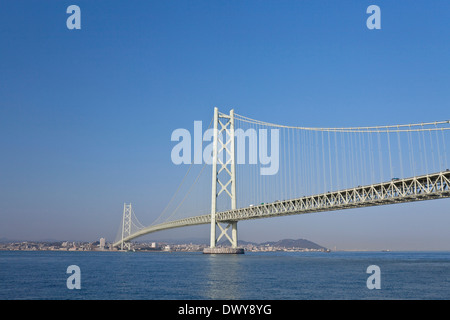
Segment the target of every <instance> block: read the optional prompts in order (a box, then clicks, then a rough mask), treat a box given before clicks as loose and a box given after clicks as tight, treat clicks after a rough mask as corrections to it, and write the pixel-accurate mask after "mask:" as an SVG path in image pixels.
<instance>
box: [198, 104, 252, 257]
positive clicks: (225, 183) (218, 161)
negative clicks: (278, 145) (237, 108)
mask: <svg viewBox="0 0 450 320" xmlns="http://www.w3.org/2000/svg"><path fill="white" fill-rule="evenodd" d="M218 189H219V190H218ZM221 195H222V196H224V197H228V198H230V200H231V210H235V209H236V157H235V136H234V110H231V111H230V114H229V115H225V114H221V113H219V110H218V108H214V137H213V152H212V192H211V240H210V247H209V248H206V249H205V250H204V251H203V252H204V253H244V250H243V249H242V248H238V246H237V244H238V236H237V220H234V221H223V223H226V226H225V227H223V226H222V225H221V224H220V223H219V222H218V221H216V212H217V199H218V198H219V197H220V196H221ZM230 227H231V236H230V235H229V234H228V230H229V229H230ZM217 228H218V229H219V230H220V232H221V233H220V235H219V236H218V237H217V234H216V231H217ZM223 236H225V237H226V238H227V239H228V240H229V241H230V243H231V248H217V247H216V244H217V242H218V241H219V240H220V239H221V238H222V237H223Z"/></svg>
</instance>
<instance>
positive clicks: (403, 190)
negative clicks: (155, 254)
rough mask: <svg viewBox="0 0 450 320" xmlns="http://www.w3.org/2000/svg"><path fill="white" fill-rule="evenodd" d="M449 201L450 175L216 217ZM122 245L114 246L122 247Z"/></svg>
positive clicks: (201, 220) (188, 221) (197, 220)
mask: <svg viewBox="0 0 450 320" xmlns="http://www.w3.org/2000/svg"><path fill="white" fill-rule="evenodd" d="M447 197H450V171H449V170H447V171H443V172H438V173H433V174H429V175H423V176H418V177H412V178H406V179H394V180H392V181H388V182H383V183H379V184H372V185H367V186H358V187H356V188H351V189H345V190H339V191H334V192H327V193H323V194H318V195H313V196H305V197H301V198H297V199H290V200H283V201H276V202H272V203H266V204H261V205H257V206H251V207H246V208H240V209H236V210H228V211H224V212H218V213H216V221H219V222H230V221H240V220H250V219H260V218H269V217H279V216H286V215H294V214H304V213H312V212H321V211H332V210H343V209H350V208H357V207H369V206H378V205H387V204H394V203H404V202H412V201H421V200H432V199H439V198H447ZM208 223H211V215H209V214H206V215H201V216H195V217H190V218H185V219H180V220H175V221H169V222H165V223H161V224H158V225H153V226H149V227H146V228H144V229H141V230H140V231H138V232H136V233H134V234H132V235H130V236H129V237H127V238H125V239H124V242H125V241H130V240H132V239H135V238H137V237H140V236H143V235H145V234H148V233H152V232H156V231H161V230H166V229H171V228H178V227H185V226H193V225H200V224H208ZM121 242H122V241H118V242H116V243H114V246H117V245H120V244H121Z"/></svg>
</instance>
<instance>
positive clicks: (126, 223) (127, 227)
mask: <svg viewBox="0 0 450 320" xmlns="http://www.w3.org/2000/svg"><path fill="white" fill-rule="evenodd" d="M129 235H131V203H130V204H126V203H124V204H123V218H122V243H121V245H120V250H124V247H125V248H126V249H128V250H130V249H131V244H130V243H129V242H127V243H124V241H123V239H125V238H127V237H128V236H129Z"/></svg>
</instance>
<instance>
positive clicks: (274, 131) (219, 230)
mask: <svg viewBox="0 0 450 320" xmlns="http://www.w3.org/2000/svg"><path fill="white" fill-rule="evenodd" d="M449 133H450V121H448V120H445V121H433V122H426V123H414V124H398V125H383V126H370V127H342V128H313V127H297V126H288V125H280V124H274V123H270V122H264V121H260V120H255V119H252V118H248V117H245V116H241V115H238V114H235V113H234V110H231V111H230V113H229V114H224V113H221V112H219V110H218V108H215V109H214V117H213V119H212V120H211V123H210V126H209V127H208V129H207V130H206V131H205V132H204V133H203V132H202V133H201V137H200V139H197V141H196V142H195V141H194V153H195V154H194V158H196V159H197V160H198V159H202V160H203V161H202V163H201V164H202V165H198V164H199V161H194V162H192V161H190V160H191V159H190V155H191V153H190V152H186V150H183V152H182V153H183V156H185V155H188V157H187V158H184V159H183V161H184V162H183V161H181V162H182V163H186V164H188V163H189V167H188V169H187V172H186V174H185V176H184V177H183V179H182V181H181V183H180V185H179V186H178V188H177V189H176V191H175V193H174V195H173V196H172V198H171V199H170V201H169V203H168V205H167V206H166V207H165V209H164V210H163V211H162V213H161V214H160V216H159V217H158V218H157V219H156V220H155V221H154V222H153V223H152V224H150V225H148V226H144V225H143V224H141V223H140V222H139V220H138V219H137V217H136V215H135V214H134V211H133V208H132V206H131V204H126V203H125V204H124V208H123V216H122V223H121V226H120V228H119V231H118V233H117V237H116V240H115V242H114V244H113V245H114V246H117V247H120V248H121V250H126V249H127V248H128V249H129V248H130V241H132V240H133V239H135V238H138V237H141V236H143V235H146V234H149V233H153V232H157V231H162V230H167V229H172V228H179V227H186V226H194V225H200V224H210V225H211V231H210V246H209V248H207V249H205V251H204V252H205V253H243V250H242V249H240V248H238V232H237V223H238V221H241V220H250V219H261V218H269V217H280V216H287V215H296V214H304V213H314V212H323V211H333V210H344V209H351V208H360V207H368V206H379V205H389V204H396V203H406V202H413V201H422V200H433V199H442V198H448V197H450V170H449V169H448V168H449V166H450V164H449V162H448V155H447V150H448V149H449V148H450V146H449V143H448V141H450V139H449V137H448V134H449ZM188 142H189V143H188V145H189V148H190V145H191V143H190V140H189V141H188ZM205 143H208V145H206V146H204V144H205ZM180 144H181V142H180ZM208 167H210V168H208ZM209 195H211V196H209ZM222 238H223V239H226V240H228V241H229V243H230V246H229V247H222V246H220V247H219V246H218V245H217V244H218V242H219V241H220V240H221V239H222Z"/></svg>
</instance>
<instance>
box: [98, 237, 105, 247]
mask: <svg viewBox="0 0 450 320" xmlns="http://www.w3.org/2000/svg"><path fill="white" fill-rule="evenodd" d="M99 247H100V250H105V238H100V245H99Z"/></svg>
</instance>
